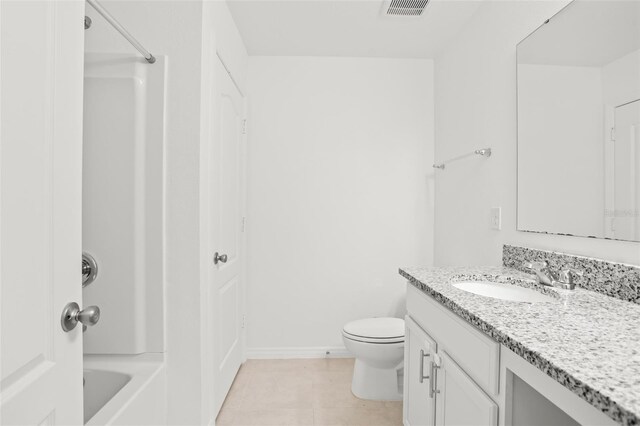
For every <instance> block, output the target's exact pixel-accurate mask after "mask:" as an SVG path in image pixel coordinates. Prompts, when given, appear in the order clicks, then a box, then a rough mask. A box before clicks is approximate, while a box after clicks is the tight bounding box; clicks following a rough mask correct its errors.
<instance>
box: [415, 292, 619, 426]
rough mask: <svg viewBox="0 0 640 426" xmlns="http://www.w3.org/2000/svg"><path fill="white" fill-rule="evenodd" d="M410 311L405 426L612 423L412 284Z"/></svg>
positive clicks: (520, 425)
mask: <svg viewBox="0 0 640 426" xmlns="http://www.w3.org/2000/svg"><path fill="white" fill-rule="evenodd" d="M407 312H408V315H407V317H406V318H405V325H406V332H405V358H404V362H405V364H404V368H405V371H404V403H403V405H404V406H403V409H404V412H403V415H404V424H405V426H435V425H437V426H454V425H455V426H460V425H473V426H498V425H500V426H530V425H532V424H544V425H562V426H567V425H578V424H581V425H598V426H603V425H614V424H615V422H614V421H613V420H612V419H611V418H610V417H608V416H607V415H606V414H605V413H603V412H602V411H600V410H598V409H597V408H596V407H594V406H593V405H591V404H589V403H588V402H586V401H585V400H584V399H582V398H580V397H579V396H578V395H577V394H575V393H574V392H572V391H570V390H569V389H567V388H566V387H564V386H562V385H561V384H559V383H558V382H557V381H556V380H554V379H553V378H551V377H549V376H548V375H546V374H545V373H543V372H542V371H540V370H539V369H538V368H537V367H535V366H534V365H532V364H530V363H529V362H527V361H525V360H524V359H523V358H521V357H520V356H519V355H517V354H516V353H514V352H512V351H511V350H510V349H508V348H507V347H506V346H501V345H500V344H499V343H498V342H496V341H495V340H493V339H491V338H490V337H489V336H487V335H486V334H484V333H482V332H481V331H480V330H478V329H477V328H475V327H474V326H472V325H471V324H469V323H468V322H467V321H466V320H464V319H463V318H461V317H460V316H458V315H456V314H454V313H453V312H452V311H451V310H449V309H448V308H447V307H446V306H445V305H443V304H441V303H439V302H437V301H436V300H435V299H434V298H432V297H430V296H428V295H427V294H426V293H424V292H423V291H420V290H418V289H417V288H415V287H414V286H413V285H409V286H408V288H407Z"/></svg>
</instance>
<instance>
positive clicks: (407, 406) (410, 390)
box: [403, 316, 437, 426]
mask: <svg viewBox="0 0 640 426" xmlns="http://www.w3.org/2000/svg"><path fill="white" fill-rule="evenodd" d="M405 326H406V330H405V338H404V339H405V340H404V344H405V352H404V371H405V373H404V403H403V411H404V424H405V425H407V426H433V425H434V423H435V416H434V414H435V402H436V400H435V394H434V392H432V391H431V386H432V384H433V383H434V382H433V381H432V378H431V377H430V376H431V362H432V360H433V355H434V354H435V353H436V349H437V346H436V342H435V341H434V340H433V339H432V338H431V337H429V335H428V334H427V333H425V332H424V331H423V330H422V328H420V326H419V325H418V324H417V323H416V322H415V321H413V320H412V319H411V317H409V316H407V317H406V318H405Z"/></svg>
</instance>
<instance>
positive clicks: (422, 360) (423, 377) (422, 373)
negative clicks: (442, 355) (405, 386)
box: [418, 349, 429, 383]
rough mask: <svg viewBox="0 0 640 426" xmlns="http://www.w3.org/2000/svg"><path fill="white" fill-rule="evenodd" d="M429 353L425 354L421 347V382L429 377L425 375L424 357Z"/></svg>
mask: <svg viewBox="0 0 640 426" xmlns="http://www.w3.org/2000/svg"><path fill="white" fill-rule="evenodd" d="M428 356H429V354H425V353H424V350H422V349H420V378H419V379H418V380H420V383H422V382H424V379H428V378H429V376H425V375H424V359H425V358H426V357H428Z"/></svg>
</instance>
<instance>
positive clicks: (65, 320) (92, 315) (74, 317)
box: [60, 302, 100, 332]
mask: <svg viewBox="0 0 640 426" xmlns="http://www.w3.org/2000/svg"><path fill="white" fill-rule="evenodd" d="M99 320H100V308H98V307H97V306H89V307H88V308H85V309H82V310H80V306H78V304H77V303H76V302H71V303H68V304H67V306H65V307H64V309H63V310H62V316H61V317H60V323H61V324H62V329H63V330H64V331H65V332H69V331H71V330H73V329H74V328H76V325H78V323H79V322H80V323H82V324H83V326H87V325H96V324H97V323H98V321H99ZM83 329H84V327H83Z"/></svg>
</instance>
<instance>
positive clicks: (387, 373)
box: [351, 358, 402, 401]
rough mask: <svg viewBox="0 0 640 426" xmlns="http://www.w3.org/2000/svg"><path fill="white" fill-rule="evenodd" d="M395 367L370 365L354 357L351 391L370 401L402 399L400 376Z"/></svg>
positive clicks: (398, 368) (397, 368) (399, 366)
mask: <svg viewBox="0 0 640 426" xmlns="http://www.w3.org/2000/svg"><path fill="white" fill-rule="evenodd" d="M401 368H402V363H401V364H400V365H398V367H396V368H385V369H382V368H375V367H371V366H369V365H367V364H365V363H364V362H362V361H360V360H359V359H358V358H356V363H355V366H354V368H353V380H352V382H351V392H353V394H354V395H355V396H357V397H358V398H360V399H368V400H372V401H402V376H399V374H398V373H399V372H398V370H400V369H401Z"/></svg>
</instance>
